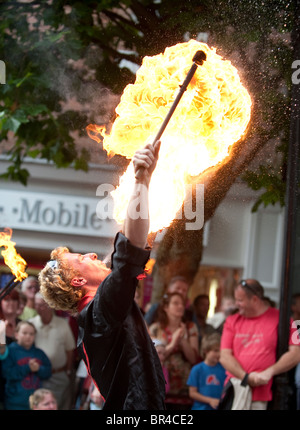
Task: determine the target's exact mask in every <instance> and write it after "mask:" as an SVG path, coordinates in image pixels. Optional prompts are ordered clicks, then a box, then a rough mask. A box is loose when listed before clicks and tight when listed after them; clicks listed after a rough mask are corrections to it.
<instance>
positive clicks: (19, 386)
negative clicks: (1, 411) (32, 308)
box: [2, 321, 51, 410]
mask: <svg viewBox="0 0 300 430" xmlns="http://www.w3.org/2000/svg"><path fill="white" fill-rule="evenodd" d="M35 333H36V329H35V327H34V325H33V324H31V323H30V322H28V321H20V322H19V323H18V324H17V327H16V334H15V337H16V342H12V343H11V344H10V345H8V348H7V349H8V356H7V358H6V359H5V360H3V361H2V372H3V376H4V377H5V379H6V384H5V409H9V410H29V396H30V395H31V394H32V393H33V392H34V391H35V390H36V389H37V388H40V386H41V380H42V379H48V378H50V376H51V363H50V360H49V359H48V357H47V356H46V354H45V353H44V352H43V351H42V350H41V349H39V348H36V347H35V346H34V339H35Z"/></svg>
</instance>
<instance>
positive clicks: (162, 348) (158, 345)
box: [152, 339, 170, 394]
mask: <svg viewBox="0 0 300 430" xmlns="http://www.w3.org/2000/svg"><path fill="white" fill-rule="evenodd" d="M152 340H153V343H154V346H155V349H156V352H157V355H158V358H159V359H160V363H161V367H162V371H163V374H164V377H165V381H166V394H167V393H168V391H169V389H170V383H169V372H168V369H167V368H166V366H165V365H164V361H165V359H166V344H165V343H164V342H163V341H162V340H160V339H152Z"/></svg>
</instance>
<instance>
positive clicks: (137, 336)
mask: <svg viewBox="0 0 300 430" xmlns="http://www.w3.org/2000/svg"><path fill="white" fill-rule="evenodd" d="M159 146H160V142H156V143H155V144H154V145H152V144H151V145H150V144H149V145H146V146H145V147H144V148H143V149H142V150H139V151H137V152H136V153H135V156H134V157H133V164H134V172H135V174H136V173H137V171H138V170H139V169H140V168H142V169H143V170H142V175H141V176H140V177H138V178H136V179H135V183H134V189H133V194H132V197H131V202H134V201H136V199H139V202H140V204H141V205H143V208H147V211H148V187H149V183H150V179H151V175H152V172H153V171H154V169H155V166H156V162H157V158H158V151H159ZM130 204H131V203H130V202H129V206H128V210H127V217H126V219H125V222H124V226H123V231H122V232H119V233H118V234H117V236H116V239H115V244H114V252H113V254H112V269H111V270H110V269H108V268H107V267H106V266H105V264H104V263H103V262H101V261H99V260H98V258H97V255H96V254H93V253H90V254H85V255H81V254H74V253H70V252H69V250H68V249H67V248H56V249H55V250H53V251H52V253H51V259H52V260H50V262H48V263H47V264H46V266H45V267H44V269H43V270H42V271H41V273H40V275H39V279H40V284H41V293H42V294H43V296H44V298H45V300H46V301H47V302H48V304H49V305H50V306H51V307H54V308H55V309H60V310H66V311H69V312H70V313H72V314H76V313H78V316H77V318H78V325H79V336H78V342H77V346H78V347H79V350H80V352H81V354H82V357H83V360H84V361H85V364H86V366H87V369H88V372H89V373H90V374H91V376H92V378H93V380H94V382H95V384H96V386H97V388H98V389H99V391H100V393H101V395H102V396H103V397H104V400H105V405H104V408H103V409H114V410H122V409H123V410H135V409H140V410H147V409H148V410H155V409H156V410H160V409H165V406H164V397H165V380H164V376H163V373H162V368H161V364H160V361H159V358H158V355H157V353H156V350H155V347H154V345H153V342H152V341H151V338H150V336H149V334H148V331H147V328H146V325H145V322H144V319H143V316H142V314H141V312H140V310H139V309H138V306H137V304H136V303H135V301H134V295H135V289H136V286H137V283H138V281H137V276H138V275H140V274H141V273H142V272H143V269H144V266H145V264H146V262H147V260H148V258H149V255H150V251H149V250H147V249H145V247H146V244H147V236H148V230H149V217H145V218H137V219H134V218H136V217H131V216H130Z"/></svg>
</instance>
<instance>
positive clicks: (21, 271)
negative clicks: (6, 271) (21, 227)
mask: <svg viewBox="0 0 300 430" xmlns="http://www.w3.org/2000/svg"><path fill="white" fill-rule="evenodd" d="M11 235H12V230H11V229H10V228H5V229H4V231H3V232H1V231H0V247H4V248H5V250H4V251H1V255H2V256H3V258H4V263H5V264H6V265H7V266H8V267H9V268H10V270H11V272H12V273H13V275H14V276H15V277H16V279H15V282H17V281H22V280H23V279H25V278H27V276H28V275H27V273H26V272H25V268H26V266H27V263H26V261H25V260H24V259H23V258H22V257H21V256H20V255H19V254H18V253H17V251H16V249H15V245H16V244H15V242H12V241H11Z"/></svg>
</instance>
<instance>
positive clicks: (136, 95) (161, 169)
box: [87, 40, 251, 232]
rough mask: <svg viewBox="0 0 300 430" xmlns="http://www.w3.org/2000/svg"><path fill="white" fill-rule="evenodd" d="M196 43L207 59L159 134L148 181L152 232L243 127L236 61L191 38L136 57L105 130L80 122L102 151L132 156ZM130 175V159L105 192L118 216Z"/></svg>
mask: <svg viewBox="0 0 300 430" xmlns="http://www.w3.org/2000/svg"><path fill="white" fill-rule="evenodd" d="M197 50H202V51H204V52H205V53H206V56H207V58H206V61H204V63H203V65H202V66H199V67H198V68H197V70H196V73H195V75H194V77H193V79H192V80H191V82H190V84H189V86H188V88H187V90H186V91H185V93H184V94H183V96H182V99H181V101H180V102H179V104H178V107H177V108H176V111H175V112H174V114H173V116H172V118H171V120H170V122H169V124H168V126H167V128H166V130H165V132H164V134H163V136H162V138H161V149H160V154H159V161H158V163H157V167H156V169H155V171H154V173H153V176H152V180H151V184H150V189H149V202H150V223H151V224H150V231H151V232H156V231H158V230H161V229H162V228H164V227H167V226H168V225H169V224H170V223H171V221H172V220H173V219H174V218H175V216H176V213H177V211H178V210H179V209H180V207H181V205H182V203H183V201H184V198H185V185H186V183H187V182H188V181H189V182H191V181H192V180H193V176H197V175H199V174H200V173H202V172H203V171H204V170H206V169H207V168H209V167H212V166H214V165H216V164H218V163H220V162H222V161H223V160H224V158H225V157H227V156H228V155H229V153H230V147H231V146H232V145H233V143H235V142H237V141H238V140H239V139H240V138H241V137H242V136H243V134H244V133H245V132H246V129H247V125H248V123H249V120H250V115H251V98H250V96H249V94H248V92H247V90H246V89H245V88H244V86H243V85H242V83H241V81H240V78H239V75H238V71H237V69H236V68H235V67H234V66H233V65H232V64H231V63H230V61H228V60H224V59H223V58H222V57H221V56H220V55H218V54H216V49H215V48H209V47H208V46H207V45H206V44H205V43H201V42H197V41H195V40H190V41H189V42H186V43H179V44H177V45H175V46H172V47H169V48H166V50H165V52H164V53H162V54H159V55H156V56H153V57H145V58H144V59H143V63H142V66H141V67H140V69H139V70H138V71H137V74H136V81H135V83H134V84H130V85H127V87H126V88H125V90H124V92H123V94H122V97H121V101H120V103H119V105H118V106H117V108H116V113H117V118H116V120H115V122H114V124H113V125H112V129H111V132H110V134H108V133H107V132H106V129H105V127H104V126H97V125H93V124H90V125H89V126H88V127H87V130H88V133H89V135H90V137H91V138H93V139H95V140H97V141H98V142H100V140H101V139H103V148H104V149H105V150H106V151H107V152H108V155H113V154H120V155H123V156H125V157H127V158H129V159H131V158H132V157H133V155H134V153H135V151H136V150H137V149H139V148H141V147H143V146H144V145H145V143H146V141H151V139H153V138H154V136H155V135H156V133H157V131H158V130H159V128H160V126H161V124H162V122H163V120H164V119H165V117H166V115H167V113H168V111H169V109H170V107H171V105H172V103H173V101H174V99H175V97H176V95H177V92H178V88H179V86H180V84H182V82H183V81H184V79H185V77H186V75H187V73H188V71H189V69H190V67H191V64H192V58H193V56H194V54H195V52H196V51H197ZM99 135H100V137H99ZM133 181H134V174H133V166H132V163H130V164H129V166H128V169H127V171H126V172H125V174H124V175H123V176H122V178H121V179H120V185H119V187H118V188H117V189H116V190H115V191H114V192H113V193H112V195H113V198H114V216H115V218H116V220H117V222H119V223H122V221H123V220H124V218H125V213H126V208H127V205H128V198H129V195H130V189H131V187H132V185H133Z"/></svg>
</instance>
